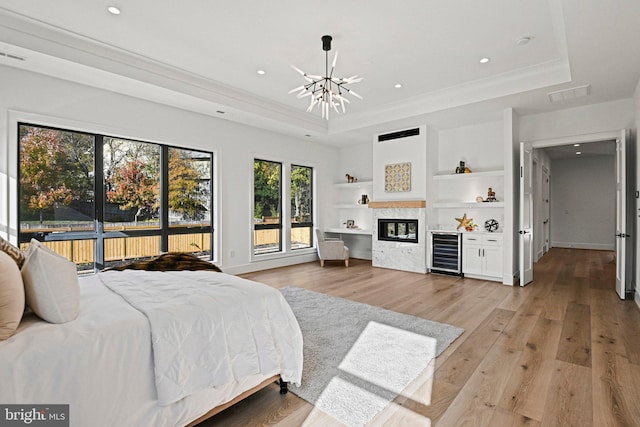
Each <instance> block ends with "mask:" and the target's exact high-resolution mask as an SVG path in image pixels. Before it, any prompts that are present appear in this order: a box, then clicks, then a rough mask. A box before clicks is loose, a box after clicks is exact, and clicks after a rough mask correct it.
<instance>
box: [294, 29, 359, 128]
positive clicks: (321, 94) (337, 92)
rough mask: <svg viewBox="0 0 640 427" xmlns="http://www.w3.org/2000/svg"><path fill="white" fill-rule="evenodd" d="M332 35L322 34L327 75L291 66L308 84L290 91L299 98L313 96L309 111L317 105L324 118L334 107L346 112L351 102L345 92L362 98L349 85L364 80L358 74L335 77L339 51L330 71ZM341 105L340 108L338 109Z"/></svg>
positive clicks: (336, 109) (327, 117)
mask: <svg viewBox="0 0 640 427" xmlns="http://www.w3.org/2000/svg"><path fill="white" fill-rule="evenodd" d="M331 40H332V37H331V36H322V50H324V54H325V75H324V76H317V75H310V74H307V73H305V72H304V71H302V70H301V69H300V68H298V67H296V66H295V65H292V66H291V67H292V68H293V69H294V70H296V71H297V72H298V73H300V74H301V75H302V77H304V79H305V80H306V81H307V83H306V84H304V85H302V86H298V87H297V88H295V89H292V90H290V91H289V93H290V94H291V93H296V92H297V95H296V97H297V98H305V97H307V96H310V97H311V101H310V103H309V107H308V108H307V112H310V111H312V110H313V108H314V107H317V108H319V109H320V111H322V118H324V119H327V120H329V110H331V109H333V110H335V112H336V113H340V110H342V112H343V113H344V112H345V108H344V104H345V102H346V103H347V104H349V103H350V102H349V100H348V99H347V98H345V97H344V94H345V93H349V94H351V95H353V96H355V97H356V98H359V99H362V97H361V96H360V95H358V94H357V93H355V92H354V91H353V90H351V89H349V88H348V87H347V85H350V84H353V83H358V82H360V81H362V77H358V76H357V75H355V76H351V77H348V78H346V79H341V78H339V77H333V70H334V69H335V68H336V61H337V60H338V52H336V54H335V55H334V56H333V62H332V63H331V71H329V51H330V50H331ZM338 107H340V109H338Z"/></svg>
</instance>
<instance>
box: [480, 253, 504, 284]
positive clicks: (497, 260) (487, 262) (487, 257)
mask: <svg viewBox="0 0 640 427" xmlns="http://www.w3.org/2000/svg"><path fill="white" fill-rule="evenodd" d="M482 251H483V252H482V254H483V257H482V267H483V268H482V270H483V272H482V274H484V275H485V276H494V277H502V247H500V246H486V245H485V246H484V247H483V249H482Z"/></svg>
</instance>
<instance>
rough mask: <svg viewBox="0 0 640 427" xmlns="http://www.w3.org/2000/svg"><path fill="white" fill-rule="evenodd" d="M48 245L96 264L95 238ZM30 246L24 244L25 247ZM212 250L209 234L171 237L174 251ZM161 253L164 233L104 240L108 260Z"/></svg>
mask: <svg viewBox="0 0 640 427" xmlns="http://www.w3.org/2000/svg"><path fill="white" fill-rule="evenodd" d="M44 245H45V246H47V247H48V248H50V249H51V250H53V251H55V252H57V253H58V254H60V255H62V256H64V257H65V258H67V259H69V260H71V261H73V262H74V263H76V264H85V263H93V262H94V260H95V247H94V246H95V242H94V241H93V240H66V241H59V242H44ZM27 246H28V244H27V243H24V244H22V245H21V247H22V249H25V248H26V247H27ZM210 250H211V237H210V234H209V233H196V234H176V235H172V236H169V251H170V252H205V251H210ZM158 254H160V236H145V237H122V238H117V239H105V240H104V259H105V261H124V260H127V259H132V258H145V257H150V256H155V255H158Z"/></svg>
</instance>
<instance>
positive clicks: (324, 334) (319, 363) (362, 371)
mask: <svg viewBox="0 0 640 427" xmlns="http://www.w3.org/2000/svg"><path fill="white" fill-rule="evenodd" d="M281 292H282V294H283V296H284V297H285V299H286V300H287V302H288V303H289V305H290V306H291V309H292V310H293V313H294V314H295V316H296V318H297V319H298V323H299V324H300V329H301V330H302V337H303V339H304V368H303V371H302V384H301V386H300V387H295V386H293V385H291V386H290V388H289V389H290V391H291V392H293V393H295V394H296V395H298V396H300V397H301V398H303V399H304V400H306V401H308V402H309V403H312V404H313V405H314V406H315V407H316V408H318V409H320V410H322V411H324V412H326V413H327V414H329V415H331V416H332V417H334V418H335V419H337V420H338V421H340V422H342V423H344V424H346V425H348V426H363V425H365V424H366V423H367V422H369V421H370V420H371V419H372V418H373V417H374V416H375V415H376V414H377V413H378V412H380V411H381V410H382V409H384V408H385V407H386V406H387V405H388V404H389V402H391V401H392V400H393V399H394V398H395V397H396V396H398V394H400V393H401V392H402V390H404V389H405V388H406V386H407V385H409V384H410V383H411V381H412V380H414V379H415V378H417V377H418V375H420V374H421V373H422V372H423V370H424V369H425V368H426V367H427V366H428V365H429V362H430V361H431V360H432V359H433V358H435V357H436V356H438V355H439V354H440V353H442V352H443V351H444V350H445V349H446V348H447V347H448V346H449V345H450V344H451V343H452V342H453V341H454V340H455V339H456V338H457V337H459V336H460V335H461V334H462V332H464V331H463V329H460V328H457V327H454V326H451V325H447V324H443V323H438V322H433V321H430V320H425V319H422V318H419V317H415V316H410V315H407V314H402V313H397V312H394V311H390V310H385V309H382V308H378V307H373V306H370V305H367V304H362V303H359V302H355V301H350V300H347V299H344V298H338V297H333V296H330V295H325V294H321V293H317V292H312V291H308V290H306V289H301V288H296V287H287V288H283V289H281ZM407 298H411V296H410V295H407Z"/></svg>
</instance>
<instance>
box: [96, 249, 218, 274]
mask: <svg viewBox="0 0 640 427" xmlns="http://www.w3.org/2000/svg"><path fill="white" fill-rule="evenodd" d="M112 270H113V271H123V270H147V271H182V270H191V271H196V270H211V271H217V272H219V273H222V270H220V269H219V268H218V267H217V266H216V265H215V264H213V263H210V262H209V261H205V260H203V259H200V258H198V257H197V256H195V255H193V254H189V253H184V252H169V253H167V254H162V255H159V256H157V257H156V258H153V259H150V260H143V261H134V262H131V263H129V264H125V265H121V266H119V267H110V268H105V269H104V270H103V271H112Z"/></svg>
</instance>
